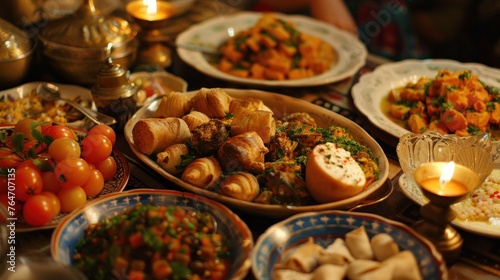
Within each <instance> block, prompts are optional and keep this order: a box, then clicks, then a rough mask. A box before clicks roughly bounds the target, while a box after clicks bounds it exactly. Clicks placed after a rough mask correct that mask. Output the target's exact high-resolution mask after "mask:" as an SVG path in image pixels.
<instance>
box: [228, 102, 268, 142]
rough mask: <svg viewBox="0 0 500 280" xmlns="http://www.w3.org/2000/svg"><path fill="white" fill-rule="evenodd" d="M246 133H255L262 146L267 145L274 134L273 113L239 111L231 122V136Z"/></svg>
mask: <svg viewBox="0 0 500 280" xmlns="http://www.w3.org/2000/svg"><path fill="white" fill-rule="evenodd" d="M248 131H255V132H257V134H258V135H259V136H260V138H262V141H263V142H264V144H269V143H270V142H271V138H272V137H274V135H275V134H276V120H275V119H274V116H273V113H272V112H269V111H263V110H255V111H252V110H249V109H241V110H239V111H238V113H236V114H235V115H234V117H233V121H232V122H231V136H235V135H238V134H241V133H243V132H248Z"/></svg>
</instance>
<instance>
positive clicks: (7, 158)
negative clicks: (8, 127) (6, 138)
mask: <svg viewBox="0 0 500 280" xmlns="http://www.w3.org/2000/svg"><path fill="white" fill-rule="evenodd" d="M22 161H23V159H22V158H21V157H19V156H18V155H16V154H14V153H13V152H12V151H11V150H9V149H1V148H0V168H1V167H6V168H12V167H16V166H18V165H19V163H21V162H22Z"/></svg>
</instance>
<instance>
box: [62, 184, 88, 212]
mask: <svg viewBox="0 0 500 280" xmlns="http://www.w3.org/2000/svg"><path fill="white" fill-rule="evenodd" d="M57 197H58V198H59V202H60V203H61V213H69V212H71V211H73V210H75V209H76V208H78V207H80V206H82V205H84V204H85V202H87V195H86V194H85V191H84V190H83V189H82V188H81V187H74V188H70V189H64V188H63V189H61V190H60V191H59V193H58V194H57Z"/></svg>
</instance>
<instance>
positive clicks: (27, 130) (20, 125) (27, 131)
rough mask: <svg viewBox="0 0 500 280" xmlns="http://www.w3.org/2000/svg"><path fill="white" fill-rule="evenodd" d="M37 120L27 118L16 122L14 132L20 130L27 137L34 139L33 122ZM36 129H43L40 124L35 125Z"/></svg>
mask: <svg viewBox="0 0 500 280" xmlns="http://www.w3.org/2000/svg"><path fill="white" fill-rule="evenodd" d="M34 122H36V121H35V120H34V119H31V118H25V119H22V120H20V121H18V122H17V123H16V125H15V126H14V133H17V132H20V133H22V134H23V135H24V138H25V139H28V140H33V135H31V124H32V123H34ZM35 129H36V130H38V131H40V132H41V131H42V129H41V128H40V126H37V127H35Z"/></svg>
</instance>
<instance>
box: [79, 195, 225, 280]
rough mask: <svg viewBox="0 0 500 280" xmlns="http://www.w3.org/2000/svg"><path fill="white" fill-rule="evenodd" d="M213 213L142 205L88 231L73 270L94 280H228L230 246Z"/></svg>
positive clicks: (104, 221)
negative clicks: (226, 279) (219, 231)
mask: <svg viewBox="0 0 500 280" xmlns="http://www.w3.org/2000/svg"><path fill="white" fill-rule="evenodd" d="M215 225H216V222H215V220H214V218H213V216H212V215H211V214H209V213H205V212H200V211H195V210H192V209H190V208H183V207H180V206H156V205H141V204H138V205H136V206H135V207H134V208H131V209H128V210H126V211H124V212H123V213H121V214H119V215H117V216H114V217H110V218H107V219H105V220H103V221H101V222H99V223H96V224H92V225H89V226H88V227H87V228H86V230H85V233H84V237H83V238H82V239H80V240H79V242H78V243H77V244H76V246H75V252H74V254H73V260H74V265H75V266H76V267H77V268H78V269H80V270H81V271H82V272H84V273H85V275H86V276H87V277H89V279H103V280H104V279H225V278H226V276H227V273H228V270H229V268H230V260H229V257H230V252H229V248H230V247H229V246H230V244H229V240H227V238H225V237H224V236H223V235H222V234H219V233H217V232H216V226H215Z"/></svg>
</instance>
